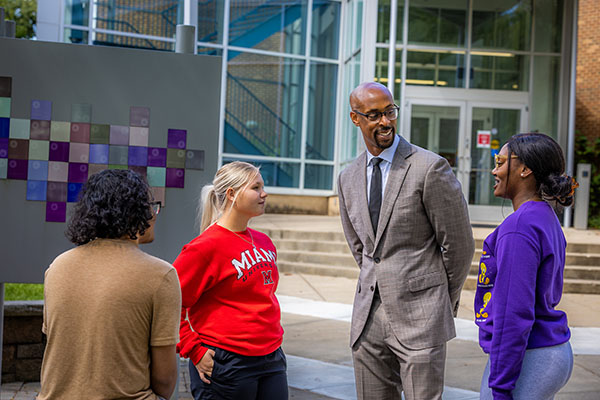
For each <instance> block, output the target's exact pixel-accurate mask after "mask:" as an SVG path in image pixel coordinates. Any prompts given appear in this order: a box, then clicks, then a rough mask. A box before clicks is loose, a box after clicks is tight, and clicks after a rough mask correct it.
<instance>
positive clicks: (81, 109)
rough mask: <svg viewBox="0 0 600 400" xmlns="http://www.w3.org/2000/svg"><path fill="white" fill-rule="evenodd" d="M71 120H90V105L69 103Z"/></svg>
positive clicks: (88, 121)
mask: <svg viewBox="0 0 600 400" xmlns="http://www.w3.org/2000/svg"><path fill="white" fill-rule="evenodd" d="M71 122H87V123H90V122H92V105H91V104H71Z"/></svg>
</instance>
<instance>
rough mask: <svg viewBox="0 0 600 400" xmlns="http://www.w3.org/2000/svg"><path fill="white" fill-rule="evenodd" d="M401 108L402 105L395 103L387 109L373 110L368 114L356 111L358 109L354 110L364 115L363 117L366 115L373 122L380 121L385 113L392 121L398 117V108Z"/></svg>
mask: <svg viewBox="0 0 600 400" xmlns="http://www.w3.org/2000/svg"><path fill="white" fill-rule="evenodd" d="M399 109H400V107H399V106H397V105H395V104H394V105H393V106H392V108H388V109H387V110H385V111H371V112H369V113H366V114H365V113H361V112H360V111H356V110H352V111H354V112H355V113H357V114H358V115H362V116H363V117H365V118H366V119H368V120H369V121H371V122H379V120H380V119H381V116H382V115H385V117H386V118H387V119H388V120H390V121H394V120H396V118H398V110H399Z"/></svg>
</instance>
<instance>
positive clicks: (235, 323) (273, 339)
mask: <svg viewBox="0 0 600 400" xmlns="http://www.w3.org/2000/svg"><path fill="white" fill-rule="evenodd" d="M238 235H239V236H238ZM240 237H241V238H240ZM242 238H243V239H242ZM253 240H254V246H255V247H253V246H252V241H253ZM173 266H174V267H175V269H177V274H178V275H179V281H180V283H181V300H182V301H181V304H182V307H181V324H180V330H179V336H180V342H179V343H178V344H177V352H178V353H179V354H180V355H181V356H183V357H188V358H190V359H191V360H192V361H193V362H194V364H198V363H199V362H200V360H201V359H202V356H203V355H204V353H206V350H207V348H206V347H204V346H203V344H208V345H211V346H216V347H220V348H222V349H225V350H229V351H232V352H234V353H238V354H241V355H245V356H262V355H266V354H269V353H272V352H273V351H275V350H277V348H279V346H280V345H281V342H282V339H283V328H282V327H281V310H280V308H279V302H278V301H277V298H276V297H275V290H276V289H277V284H278V282H279V273H278V271H277V252H276V250H275V246H274V245H273V242H272V241H271V239H269V237H268V236H267V235H265V234H264V233H261V232H258V231H255V230H253V229H250V228H248V229H246V230H245V231H243V232H235V233H234V232H232V231H230V230H228V229H226V228H223V227H221V226H219V225H217V224H214V225H212V226H211V227H209V228H208V229H206V230H205V231H204V232H203V233H202V234H201V235H200V236H198V237H196V238H195V239H194V240H192V241H191V242H190V243H188V244H186V245H185V246H184V247H183V250H182V251H181V253H180V254H179V256H178V257H177V259H176V260H175V262H174V263H173Z"/></svg>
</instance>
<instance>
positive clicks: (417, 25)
mask: <svg viewBox="0 0 600 400" xmlns="http://www.w3.org/2000/svg"><path fill="white" fill-rule="evenodd" d="M468 6H469V5H468V1H465V0H446V1H444V2H437V4H432V2H431V1H427V0H411V2H410V8H409V12H408V19H409V22H408V42H409V43H413V44H425V45H435V44H437V45H440V44H442V45H448V46H457V47H464V46H465V43H466V36H467V33H466V32H467V8H468Z"/></svg>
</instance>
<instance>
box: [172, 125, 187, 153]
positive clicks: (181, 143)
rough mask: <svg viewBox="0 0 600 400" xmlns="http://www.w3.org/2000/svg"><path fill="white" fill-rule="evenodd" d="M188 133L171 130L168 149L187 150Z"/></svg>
mask: <svg viewBox="0 0 600 400" xmlns="http://www.w3.org/2000/svg"><path fill="white" fill-rule="evenodd" d="M186 137H187V131H186V130H183V129H169V134H168V138H167V147H168V148H170V149H185V146H186Z"/></svg>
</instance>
